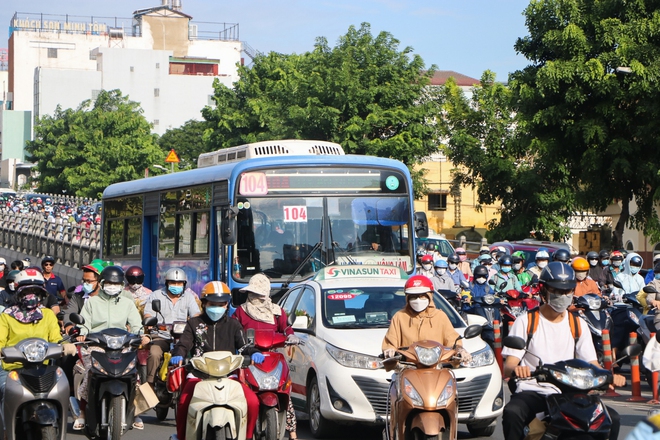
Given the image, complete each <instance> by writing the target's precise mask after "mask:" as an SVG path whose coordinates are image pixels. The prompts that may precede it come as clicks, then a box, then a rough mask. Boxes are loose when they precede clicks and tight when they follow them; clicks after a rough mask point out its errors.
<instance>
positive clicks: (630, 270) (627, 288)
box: [612, 252, 646, 298]
mask: <svg viewBox="0 0 660 440" xmlns="http://www.w3.org/2000/svg"><path fill="white" fill-rule="evenodd" d="M642 265H644V260H643V259H642V257H641V256H640V255H639V254H638V253H635V252H630V253H629V254H628V255H626V263H625V265H624V267H623V270H622V271H621V272H619V274H618V275H617V276H616V278H615V279H616V280H617V281H618V282H620V283H621V288H620V289H619V288H615V289H614V291H613V292H612V294H613V295H616V296H617V297H619V298H621V297H623V295H624V294H625V293H634V294H635V295H637V293H638V292H639V291H640V290H642V287H644V286H645V285H646V283H644V277H643V276H641V275H640V274H639V271H640V270H641V269H642Z"/></svg>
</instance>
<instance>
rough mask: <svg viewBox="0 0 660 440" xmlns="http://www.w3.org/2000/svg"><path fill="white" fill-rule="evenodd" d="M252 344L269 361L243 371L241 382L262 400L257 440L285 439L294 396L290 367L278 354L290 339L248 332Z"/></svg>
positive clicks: (256, 331) (255, 433) (279, 335)
mask: <svg viewBox="0 0 660 440" xmlns="http://www.w3.org/2000/svg"><path fill="white" fill-rule="evenodd" d="M246 333H247V337H248V341H250V343H252V344H254V346H255V347H256V348H257V349H259V350H260V351H261V353H262V354H263V355H264V356H265V357H266V359H265V360H264V361H263V362H262V363H260V364H254V365H250V366H248V367H247V368H243V369H241V372H240V380H241V382H243V383H245V384H247V385H248V386H249V387H250V389H252V390H253V391H254V392H255V393H256V394H257V397H258V398H259V417H258V418H257V426H256V429H255V431H254V438H255V439H260V440H278V439H282V438H284V430H285V428H286V411H287V408H288V406H289V398H290V395H291V377H290V375H289V366H288V365H287V363H286V359H285V358H284V355H282V353H279V352H277V351H274V350H275V349H277V348H282V347H284V346H285V345H286V339H287V336H286V335H285V334H282V333H276V332H274V331H272V330H254V329H248V330H247V332H246Z"/></svg>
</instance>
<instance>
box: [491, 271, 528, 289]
mask: <svg viewBox="0 0 660 440" xmlns="http://www.w3.org/2000/svg"><path fill="white" fill-rule="evenodd" d="M491 279H492V280H494V281H495V288H494V290H495V291H496V292H506V291H507V290H517V291H518V292H521V293H522V291H523V290H522V285H521V284H520V281H518V277H517V276H516V274H515V273H513V271H511V272H509V273H508V274H505V273H502V272H497V274H496V275H495V276H494V277H492V278H491ZM502 283H506V284H505V286H504V287H503V288H500V285H501V284H502Z"/></svg>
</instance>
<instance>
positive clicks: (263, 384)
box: [248, 362, 282, 390]
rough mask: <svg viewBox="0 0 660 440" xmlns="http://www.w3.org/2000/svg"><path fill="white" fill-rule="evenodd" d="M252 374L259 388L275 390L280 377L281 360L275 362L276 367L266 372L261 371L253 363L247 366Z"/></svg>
mask: <svg viewBox="0 0 660 440" xmlns="http://www.w3.org/2000/svg"><path fill="white" fill-rule="evenodd" d="M248 368H249V369H250V372H252V375H253V376H254V378H255V379H256V380H257V383H258V384H259V389H261V390H276V389H277V387H278V386H279V384H280V379H281V378H282V362H278V363H277V367H276V368H275V369H274V370H273V371H269V372H268V373H266V372H263V371H261V370H260V369H258V368H257V367H255V366H254V365H250V366H249V367H248Z"/></svg>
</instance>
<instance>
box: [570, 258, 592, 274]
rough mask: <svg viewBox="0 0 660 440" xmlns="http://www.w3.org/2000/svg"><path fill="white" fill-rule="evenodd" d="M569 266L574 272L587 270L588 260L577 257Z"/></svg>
mask: <svg viewBox="0 0 660 440" xmlns="http://www.w3.org/2000/svg"><path fill="white" fill-rule="evenodd" d="M571 267H572V268H573V270H574V271H576V272H586V271H588V270H589V262H588V261H587V259H586V258H582V257H577V258H576V259H575V260H573V264H571Z"/></svg>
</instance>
